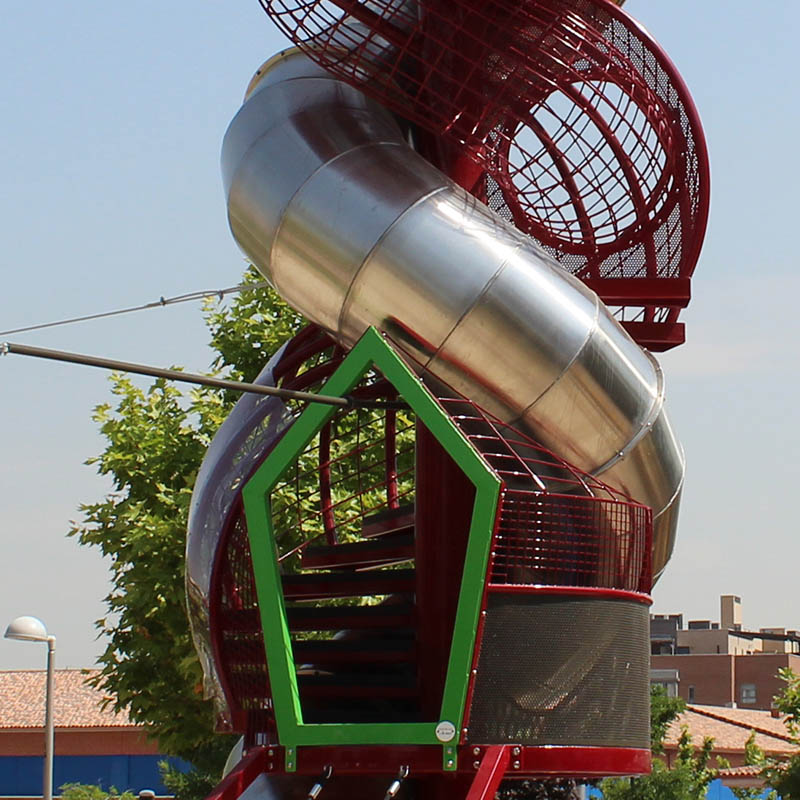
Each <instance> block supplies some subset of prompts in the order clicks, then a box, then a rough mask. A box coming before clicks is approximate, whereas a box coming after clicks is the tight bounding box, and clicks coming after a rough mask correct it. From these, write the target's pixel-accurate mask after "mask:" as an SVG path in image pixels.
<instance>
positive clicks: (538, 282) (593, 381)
mask: <svg viewBox="0 0 800 800" xmlns="http://www.w3.org/2000/svg"><path fill="white" fill-rule="evenodd" d="M222 158H223V175H224V181H225V188H226V193H227V197H228V210H229V219H230V225H231V229H232V231H233V234H234V236H235V238H236V240H237V242H238V243H239V245H240V247H241V248H242V249H243V250H244V252H245V253H246V254H247V256H248V257H249V258H250V259H252V261H253V263H254V264H256V266H257V267H258V268H259V269H260V270H261V271H262V272H263V273H264V275H265V276H266V277H267V279H268V280H269V281H270V282H271V283H272V284H273V285H274V287H275V288H276V289H277V291H278V292H279V293H280V294H281V295H282V296H283V297H284V298H285V299H286V300H287V301H288V302H289V303H290V304H291V305H293V306H294V307H296V308H297V309H298V310H300V311H301V312H302V313H303V314H304V315H305V316H306V317H308V318H309V319H311V320H313V321H314V322H317V323H318V324H320V325H321V326H323V327H324V328H326V329H327V330H329V331H331V333H332V334H333V335H334V336H335V337H336V338H337V339H338V340H339V341H340V342H341V343H342V344H344V345H345V346H351V345H352V344H354V342H355V341H356V340H357V339H358V338H359V336H361V334H362V333H363V332H364V330H365V329H366V327H367V326H369V325H374V326H375V327H377V328H378V329H380V330H383V331H385V332H387V333H389V334H390V335H391V336H392V337H393V338H394V339H395V340H397V341H399V342H400V343H401V345H402V346H403V347H404V348H405V349H406V350H408V351H409V352H410V353H411V354H412V355H413V356H414V357H415V358H416V359H417V360H418V361H419V362H420V363H421V364H422V365H423V367H422V368H423V369H424V370H427V371H429V372H430V373H431V374H433V375H435V376H436V377H437V378H440V379H442V380H445V381H447V382H448V383H449V384H451V385H452V386H453V387H454V388H456V389H457V390H458V391H460V392H462V393H463V394H465V395H466V396H468V397H469V398H470V399H472V400H474V401H475V402H476V403H478V404H479V405H481V406H483V407H484V408H485V409H487V410H488V411H490V412H491V413H493V414H495V415H497V416H498V417H500V418H501V419H503V420H504V421H507V422H510V423H511V424H514V425H517V426H520V427H522V428H524V429H525V430H526V431H528V432H529V433H531V435H533V436H534V437H535V438H536V439H537V440H538V441H540V442H541V443H543V444H544V445H545V446H547V447H549V448H550V449H551V450H553V451H554V452H556V453H557V454H558V455H559V456H561V457H562V458H564V459H565V460H567V461H568V462H570V463H572V464H574V465H575V466H577V467H580V468H581V469H583V470H586V471H588V472H593V473H594V474H598V475H599V474H602V475H603V479H604V480H605V481H606V482H608V483H609V484H611V485H613V486H615V487H616V488H619V489H621V490H622V491H624V492H627V493H628V494H630V495H631V497H633V498H634V499H636V500H638V501H639V502H642V503H645V504H647V505H649V506H651V507H652V509H653V513H654V516H655V537H654V572H655V574H658V573H660V571H661V570H662V569H663V567H664V565H665V563H666V561H667V559H668V558H669V555H670V552H671V550H672V544H673V538H674V531H675V525H676V522H677V515H676V513H675V512H676V509H677V504H678V499H679V495H680V489H681V484H682V481H683V470H684V464H683V456H682V453H681V449H680V445H679V444H678V442H677V440H676V438H675V436H674V434H673V432H672V429H671V426H670V423H669V420H668V418H667V415H666V413H665V411H664V408H663V396H664V395H663V391H664V390H663V380H662V375H661V371H660V369H659V367H658V365H657V363H656V362H655V360H654V359H653V358H652V357H651V356H650V355H649V354H648V353H646V352H644V351H643V350H642V349H641V348H640V347H639V346H638V345H637V344H636V343H635V342H634V341H633V340H632V339H631V338H630V337H629V336H628V335H627V334H626V333H625V332H624V331H623V330H622V328H621V327H620V326H619V325H618V323H617V322H616V321H615V320H614V318H613V317H612V316H611V314H610V313H609V312H608V310H607V309H606V307H605V306H604V305H603V303H601V302H600V300H599V299H598V298H597V296H596V295H595V294H594V293H593V292H591V291H590V290H588V289H587V288H586V287H585V286H584V285H583V284H582V283H581V282H580V281H579V280H577V279H576V278H574V277H572V276H571V275H570V274H569V273H567V272H565V271H564V270H563V269H562V268H561V267H560V266H559V265H558V264H557V263H556V262H555V261H553V260H552V259H551V258H550V257H549V256H547V255H546V254H545V253H544V252H543V251H542V250H541V249H540V248H539V247H538V246H537V245H536V244H535V243H534V242H533V241H532V240H531V239H529V238H528V237H527V236H525V235H524V234H522V233H521V232H520V231H518V230H517V229H516V228H514V227H513V226H512V225H510V224H508V223H506V222H504V221H503V220H502V219H500V218H499V217H498V216H497V215H495V214H494V213H492V212H491V211H489V210H488V209H487V208H486V207H485V206H483V205H482V204H481V203H479V202H478V201H477V200H475V199H474V198H473V197H471V196H470V195H469V194H467V193H466V192H465V191H464V190H463V189H461V188H460V187H458V186H457V185H456V184H455V183H453V182H452V181H451V180H450V179H448V178H447V177H446V176H445V175H443V174H442V173H441V172H440V171H439V170H437V169H436V168H435V167H433V166H432V165H431V164H430V163H428V162H427V161H425V160H424V159H423V158H422V157H421V156H419V155H418V154H417V153H416V152H415V151H414V150H413V149H412V148H411V147H410V146H409V145H408V144H407V143H406V141H405V139H404V136H403V133H402V131H401V129H400V126H399V125H398V123H397V122H396V120H395V119H394V118H393V117H392V115H391V114H390V113H389V112H387V111H386V110H385V109H383V108H382V107H380V106H379V105H377V104H376V103H374V102H373V101H370V100H369V99H367V98H366V97H365V96H364V95H363V94H361V93H360V92H358V91H357V90H356V89H353V88H352V87H350V86H348V85H347V84H344V83H342V82H341V81H338V80H336V79H334V78H332V77H330V76H328V75H327V73H325V72H324V71H323V70H322V69H321V68H320V67H317V66H315V65H314V64H312V63H311V62H310V61H309V60H307V59H306V58H305V57H304V56H302V55H301V54H299V53H298V52H296V51H289V52H288V53H285V54H282V55H280V56H278V57H276V58H275V59H273V60H272V61H271V62H268V64H267V65H266V66H265V67H264V68H262V70H260V71H259V74H258V75H257V77H256V79H254V81H253V83H252V84H251V87H250V90H249V92H248V97H247V99H246V102H245V104H244V106H243V107H242V109H241V110H240V111H239V113H238V114H237V116H236V118H235V119H234V120H233V122H232V123H231V126H230V128H229V130H228V133H227V134H226V137H225V143H224V145H223V156H222Z"/></svg>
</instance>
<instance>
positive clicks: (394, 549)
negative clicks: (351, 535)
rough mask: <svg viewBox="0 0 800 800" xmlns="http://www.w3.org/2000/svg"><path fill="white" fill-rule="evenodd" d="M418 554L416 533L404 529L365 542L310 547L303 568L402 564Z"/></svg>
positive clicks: (304, 558) (367, 566) (356, 567)
mask: <svg viewBox="0 0 800 800" xmlns="http://www.w3.org/2000/svg"><path fill="white" fill-rule="evenodd" d="M413 558H414V534H413V533H412V532H410V531H409V532H404V533H400V534H392V535H386V536H381V537H380V538H375V539H367V540H366V541H362V542H347V543H344V544H335V545H323V546H317V547H307V548H306V549H305V550H303V560H302V564H301V568H302V569H305V570H312V569H345V568H347V569H364V568H369V567H378V566H387V565H388V564H401V563H402V562H404V561H410V560H411V559H413Z"/></svg>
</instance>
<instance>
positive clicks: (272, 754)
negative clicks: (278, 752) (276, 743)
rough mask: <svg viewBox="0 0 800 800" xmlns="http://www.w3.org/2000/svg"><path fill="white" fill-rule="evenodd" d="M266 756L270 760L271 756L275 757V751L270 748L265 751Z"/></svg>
mask: <svg viewBox="0 0 800 800" xmlns="http://www.w3.org/2000/svg"><path fill="white" fill-rule="evenodd" d="M267 755H268V756H269V757H270V758H272V756H274V755H275V751H274V750H273V749H272V748H270V749H269V750H267Z"/></svg>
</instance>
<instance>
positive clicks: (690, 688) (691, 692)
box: [689, 686, 694, 703]
mask: <svg viewBox="0 0 800 800" xmlns="http://www.w3.org/2000/svg"><path fill="white" fill-rule="evenodd" d="M689 702H690V703H694V686H690V687H689Z"/></svg>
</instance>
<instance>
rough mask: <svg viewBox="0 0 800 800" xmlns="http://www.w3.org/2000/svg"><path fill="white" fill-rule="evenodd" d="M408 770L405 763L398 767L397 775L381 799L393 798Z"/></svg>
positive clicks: (391, 799)
mask: <svg viewBox="0 0 800 800" xmlns="http://www.w3.org/2000/svg"><path fill="white" fill-rule="evenodd" d="M408 772H409V769H408V766H407V765H405V764H404V765H403V766H402V767H400V770H399V771H398V773H397V777H396V778H395V779H394V780H393V781H392V782H391V784H390V785H389V788H388V789H387V790H386V794H385V795H384V798H383V800H394V798H395V797H397V793H398V792H399V791H400V787H401V786H402V785H403V781H404V780H405V779H406V778H407V777H408Z"/></svg>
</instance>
